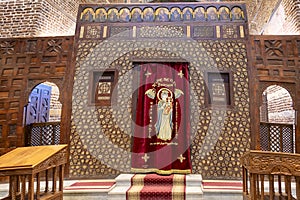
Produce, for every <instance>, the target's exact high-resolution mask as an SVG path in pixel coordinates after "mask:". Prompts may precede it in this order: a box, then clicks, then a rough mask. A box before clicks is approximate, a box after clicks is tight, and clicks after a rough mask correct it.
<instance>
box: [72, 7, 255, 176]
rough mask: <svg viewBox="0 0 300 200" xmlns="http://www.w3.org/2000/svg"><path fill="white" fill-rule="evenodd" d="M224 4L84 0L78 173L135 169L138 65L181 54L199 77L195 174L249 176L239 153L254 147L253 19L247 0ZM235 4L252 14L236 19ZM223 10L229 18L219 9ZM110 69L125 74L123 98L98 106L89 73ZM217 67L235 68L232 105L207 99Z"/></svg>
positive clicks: (75, 121) (75, 141) (194, 84)
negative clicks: (96, 0)
mask: <svg viewBox="0 0 300 200" xmlns="http://www.w3.org/2000/svg"><path fill="white" fill-rule="evenodd" d="M222 6H224V5H223V4H218V3H212V4H208V3H181V4H172V3H166V4H163V3H162V4H154V3H153V4H127V5H112V4H109V5H96V4H93V5H81V6H80V7H79V15H78V24H77V29H76V35H75V38H76V39H75V48H76V65H75V71H76V73H75V77H74V90H73V101H72V119H71V121H72V126H71V135H70V177H76V178H78V177H81V178H83V177H91V176H93V177H100V178H108V177H115V176H117V175H118V174H120V173H121V172H129V171H130V168H131V164H130V160H131V157H130V156H131V151H130V149H131V136H132V128H133V126H132V123H134V122H133V121H132V116H133V114H132V113H133V112H134V110H133V108H134V106H133V101H134V100H133V98H132V95H133V93H135V92H136V90H137V88H135V85H134V80H133V74H134V73H135V72H134V70H133V65H134V63H135V62H141V61H143V62H147V61H155V62H169V61H171V62H176V61H178V62H188V63H189V72H190V77H191V78H190V86H191V100H190V103H191V112H192V113H191V115H192V117H191V125H192V138H193V139H192V140H193V143H192V145H191V152H192V155H191V159H192V166H193V169H192V171H193V173H200V174H202V175H203V176H204V177H206V178H210V177H213V178H226V179H228V178H232V179H236V178H241V176H242V171H241V165H240V161H239V157H240V155H242V154H243V153H244V152H246V151H247V150H249V149H250V139H249V138H250V109H249V91H248V84H249V82H248V81H249V78H248V68H247V48H246V45H247V41H246V39H247V37H248V30H247V23H246V21H247V19H246V13H245V5H244V4H238V3H236V4H228V6H227V8H228V9H224V10H223V8H222V9H221V7H222ZM209 7H212V8H211V9H209ZM235 7H236V8H239V9H241V11H243V13H244V15H242V14H241V12H240V16H243V18H242V19H239V20H235V19H236V18H233V15H230V12H232V10H234V8H235ZM172 8H178V9H173V10H172ZM160 10H163V12H165V13H168V12H169V13H170V12H175V10H177V12H179V13H181V14H182V15H181V17H180V18H179V19H178V18H177V19H176V20H175V18H171V16H172V15H167V17H165V16H161V17H159V15H160V14H158V13H160V12H159V11H160ZM221 10H223V11H222V12H224V11H225V12H224V13H225V14H226V13H227V14H228V16H229V17H228V16H227V17H226V16H224V17H222V18H221V17H220V15H219V14H218V13H217V15H215V14H216V11H221ZM144 11H145V12H149V13H150V14H149V15H148V16H147V17H146V18H141V19H139V18H138V17H137V18H133V16H134V14H133V13H135V12H137V13H143V12H144ZM191 11H193V12H195V11H197V12H199V13H198V14H199V16H198V17H197V19H196V18H189V17H188V15H189V12H191ZM227 11H229V13H228V12H227ZM98 12H99V13H100V12H104V13H107V16H106V15H105V14H104V17H102V18H101V17H100V14H99V18H98V17H97V18H96V14H97V13H98ZM124 12H125V13H128V12H130V13H132V14H131V18H126V17H125V18H124V19H122V20H119V19H120V18H118V16H120V15H121V14H122V13H123V14H124ZM201 12H202V15H201ZM113 13H115V14H113ZM184 13H185V15H184ZM203 13H204V15H203ZM207 13H209V14H207ZM85 14H87V15H86V16H84V15H85ZM108 16H110V18H109V17H108ZM184 16H185V17H184ZM86 17H87V18H86ZM174 17H175V16H174ZM237 17H238V16H237ZM156 18H157V20H155V19H156ZM96 19H97V20H96ZM145 20H146V21H145ZM108 69H109V70H115V71H116V72H117V75H118V82H117V84H116V87H115V88H117V90H118V91H117V94H116V95H115V96H114V100H115V101H116V104H115V105H112V106H109V105H106V106H103V105H90V104H89V94H93V91H90V90H92V87H90V86H91V85H92V84H91V82H92V80H91V79H90V78H89V77H90V76H89V75H90V73H91V72H93V71H104V70H108ZM209 71H210V72H212V71H214V72H218V71H223V72H224V71H225V72H229V73H230V75H231V78H232V86H231V87H232V99H233V101H232V102H231V104H232V105H231V107H227V106H225V107H222V108H221V109H215V108H214V107H208V106H207V105H206V104H205V88H206V87H205V85H206V81H207V80H206V79H205V76H206V75H205V74H206V73H207V72H209ZM86 88H89V91H87V89H86Z"/></svg>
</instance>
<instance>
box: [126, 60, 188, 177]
mask: <svg viewBox="0 0 300 200" xmlns="http://www.w3.org/2000/svg"><path fill="white" fill-rule="evenodd" d="M138 68H139V81H138V97H137V106H136V117H135V122H136V124H135V129H134V137H133V141H132V172H135V173H147V172H156V173H159V174H171V173H184V174H188V173H191V160H190V135H191V134H190V131H191V128H190V110H189V109H190V108H189V104H190V101H189V95H190V94H189V72H188V64H187V63H141V64H139V66H138Z"/></svg>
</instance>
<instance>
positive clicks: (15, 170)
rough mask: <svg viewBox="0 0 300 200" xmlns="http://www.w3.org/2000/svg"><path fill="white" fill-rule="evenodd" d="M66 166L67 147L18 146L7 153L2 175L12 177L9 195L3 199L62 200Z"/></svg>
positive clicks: (0, 164)
mask: <svg viewBox="0 0 300 200" xmlns="http://www.w3.org/2000/svg"><path fill="white" fill-rule="evenodd" d="M66 163H67V145H49V146H32V147H19V148H16V149H14V150H12V151H10V152H8V153H7V154H4V155H3V156H1V157H0V176H9V194H8V196H7V197H5V198H4V199H3V200H8V199H12V200H16V199H18V200H19V199H20V200H25V199H26V200H27V199H28V200H33V199H41V200H42V199H43V200H45V199H59V200H60V199H63V179H64V165H65V164H66ZM41 180H43V181H45V184H44V185H43V187H42V186H41ZM35 182H36V185H35V184H34V183H35ZM57 182H58V184H57ZM51 185H52V187H51ZM41 190H43V191H41Z"/></svg>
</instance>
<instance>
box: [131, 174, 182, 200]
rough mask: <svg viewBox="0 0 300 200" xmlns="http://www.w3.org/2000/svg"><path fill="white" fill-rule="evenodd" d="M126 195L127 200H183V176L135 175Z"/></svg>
mask: <svg viewBox="0 0 300 200" xmlns="http://www.w3.org/2000/svg"><path fill="white" fill-rule="evenodd" d="M131 185H132V186H131V187H130V188H129V189H128V191H127V193H126V198H127V200H177V199H178V200H184V199H185V175H180V174H172V175H168V176H162V175H157V174H136V175H134V176H133V177H132V179H131Z"/></svg>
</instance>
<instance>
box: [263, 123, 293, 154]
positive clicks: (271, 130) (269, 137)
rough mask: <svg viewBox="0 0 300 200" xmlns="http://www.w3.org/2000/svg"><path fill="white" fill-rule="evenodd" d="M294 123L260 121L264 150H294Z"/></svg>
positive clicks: (288, 151) (289, 151) (290, 151)
mask: <svg viewBox="0 0 300 200" xmlns="http://www.w3.org/2000/svg"><path fill="white" fill-rule="evenodd" d="M293 134H294V131H293V125H292V124H276V123H260V145H261V150H263V151H273V152H287V153H293V152H294V137H293Z"/></svg>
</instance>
